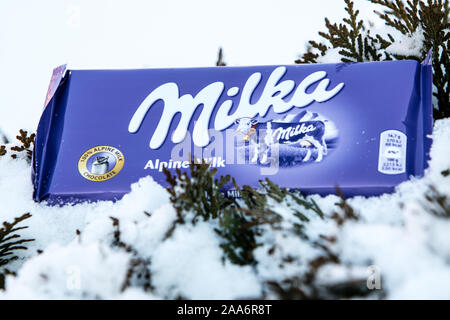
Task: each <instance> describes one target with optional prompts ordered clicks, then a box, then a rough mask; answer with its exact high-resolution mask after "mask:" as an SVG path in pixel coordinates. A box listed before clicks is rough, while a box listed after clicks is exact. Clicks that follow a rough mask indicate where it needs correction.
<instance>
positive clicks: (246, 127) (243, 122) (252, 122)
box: [235, 117, 258, 134]
mask: <svg viewBox="0 0 450 320" xmlns="http://www.w3.org/2000/svg"><path fill="white" fill-rule="evenodd" d="M235 123H236V124H237V125H238V127H237V128H236V131H238V132H241V133H243V134H249V133H250V131H252V130H251V129H252V128H253V129H254V130H256V125H257V124H258V120H256V119H255V118H249V117H243V118H239V119H236V121H235Z"/></svg>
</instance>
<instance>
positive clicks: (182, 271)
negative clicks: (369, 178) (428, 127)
mask: <svg viewBox="0 0 450 320" xmlns="http://www.w3.org/2000/svg"><path fill="white" fill-rule="evenodd" d="M449 152H450V119H444V120H438V121H436V124H435V127H434V133H433V146H432V150H431V157H432V159H431V161H430V168H429V169H428V170H427V172H426V175H425V176H424V177H423V178H420V179H418V178H414V179H411V180H410V181H407V182H404V183H403V184H401V185H399V186H398V188H397V190H396V192H395V193H393V194H385V195H382V196H380V197H371V198H364V197H354V198H351V199H349V200H348V201H349V203H350V205H352V206H353V207H354V208H355V210H356V212H357V214H358V215H359V217H360V218H359V220H357V221H348V222H346V223H345V224H344V225H343V226H342V227H341V228H339V227H338V226H337V225H336V224H335V223H334V221H333V220H332V219H330V216H331V214H332V213H333V212H335V211H337V210H338V209H337V207H336V205H335V203H336V202H338V200H339V199H338V198H337V197H336V196H333V195H330V196H328V197H323V198H322V197H319V196H317V195H316V196H313V198H314V200H315V201H316V202H317V203H318V205H319V206H320V207H321V208H322V210H323V211H324V213H325V218H324V219H321V218H319V217H318V216H317V214H315V213H314V212H311V211H306V212H305V214H306V215H307V216H308V218H309V219H310V222H309V223H307V224H306V225H305V231H306V234H307V236H308V238H309V239H308V240H304V239H302V238H300V237H299V236H298V235H296V234H295V232H294V230H293V228H292V225H293V223H295V222H298V218H297V217H295V216H294V215H293V213H292V210H290V207H292V206H296V205H295V204H293V202H291V201H285V202H283V203H281V204H278V203H275V202H270V203H269V206H270V207H271V208H272V209H273V210H275V211H276V212H277V213H278V214H279V215H280V216H281V217H282V222H281V228H279V229H277V230H274V229H272V228H270V227H268V226H266V227H264V232H263V234H262V236H261V237H260V238H259V239H258V242H259V243H261V246H260V247H258V248H257V249H256V250H255V251H254V256H255V259H256V261H257V262H258V263H257V264H256V266H238V265H234V264H232V263H230V262H228V261H227V260H224V259H223V252H222V250H221V248H220V243H221V239H220V238H219V237H218V235H217V234H216V233H215V232H214V228H215V227H216V222H214V221H208V222H203V221H199V222H198V223H196V224H195V225H192V224H191V223H185V224H182V225H178V226H177V227H176V229H175V231H174V233H173V234H172V235H171V236H170V237H168V238H166V233H167V231H168V230H169V228H170V227H171V226H172V223H173V222H174V220H175V219H176V212H175V209H174V208H173V207H172V205H171V204H170V202H169V196H168V193H167V192H166V191H165V189H164V188H162V187H161V186H160V185H158V184H157V183H156V182H155V181H154V180H153V179H152V178H151V177H146V178H143V179H141V180H140V181H139V182H137V183H135V184H134V185H133V186H132V192H131V193H130V194H128V195H126V196H125V197H124V198H123V199H122V200H120V201H118V202H116V203H112V202H108V201H104V202H98V203H91V204H78V205H67V206H64V207H48V206H46V205H45V204H43V203H40V204H39V203H35V202H34V201H32V199H31V194H32V186H31V181H30V176H29V174H30V168H29V165H28V163H27V162H26V160H24V159H17V160H13V159H10V158H9V157H0V172H1V176H2V179H0V203H2V212H1V219H2V220H6V221H12V220H13V218H14V217H15V216H18V215H20V214H22V213H25V212H30V213H31V214H32V217H31V218H30V219H29V220H26V221H25V222H24V225H28V226H29V228H28V229H24V230H22V231H21V232H20V233H21V235H22V236H23V237H24V238H34V239H35V241H34V242H31V243H29V245H28V246H29V249H28V250H27V251H22V252H18V253H19V254H20V257H21V259H20V260H18V261H15V262H14V263H12V264H10V265H8V268H9V269H10V270H11V271H15V272H17V277H13V276H8V277H7V282H6V287H7V290H6V291H4V292H2V293H0V298H1V299H16V298H26V299H28V298H29V299H42V298H44V299H47V298H48V299H80V298H89V299H92V298H101V299H161V298H172V299H173V298H177V297H184V298H194V299H235V298H248V297H260V296H261V295H262V293H263V290H264V282H266V281H282V280H283V279H286V278H289V277H293V276H302V275H304V274H305V273H306V272H307V271H308V263H309V261H311V260H313V259H314V258H316V257H318V256H320V255H321V254H323V252H322V251H321V250H320V248H317V247H315V246H313V245H312V243H313V242H315V241H319V240H320V239H319V236H320V235H326V236H328V237H331V236H334V237H336V239H337V241H336V242H335V243H333V244H331V245H330V248H332V250H333V252H336V253H338V255H339V258H340V259H341V262H342V263H341V264H339V265H335V264H329V265H326V266H325V267H323V268H322V269H320V272H319V273H318V277H317V281H318V283H323V284H326V283H339V282H341V281H345V280H352V279H363V280H364V279H366V277H368V276H369V273H368V271H367V270H368V269H367V268H368V267H370V266H375V267H376V268H377V270H380V274H381V286H382V289H383V290H384V292H385V293H386V298H388V299H403V298H414V299H416V298H417V299H420V298H425V299H426V298H442V299H448V298H450V291H448V290H447V288H448V286H449V285H450V265H449V264H450V254H449V252H450V234H449V233H448V230H449V228H450V220H449V219H445V218H442V217H436V216H434V215H432V214H430V212H429V211H427V209H426V206H425V203H426V201H425V199H424V198H423V194H424V192H425V191H426V190H427V188H428V185H430V184H433V185H434V186H435V187H436V188H437V189H438V190H439V191H440V192H441V193H443V194H445V195H447V196H450V179H449V177H444V176H443V175H442V174H441V172H442V171H443V170H446V169H448V168H450V158H449V157H448V156H447V155H448V153H449ZM144 211H145V212H147V213H148V214H149V215H147V214H145V213H144ZM303 211H305V210H303ZM110 217H114V218H117V219H119V228H120V232H121V241H123V242H124V243H126V244H127V245H129V246H131V247H132V248H133V250H135V252H136V254H137V255H138V256H139V257H143V258H145V259H148V260H149V261H150V265H149V269H150V271H151V284H152V286H153V287H154V288H155V289H154V290H153V291H144V290H143V289H142V288H141V287H139V286H138V285H135V286H133V285H132V286H131V287H129V288H127V289H126V290H125V291H122V285H123V283H124V279H125V276H126V272H127V269H128V265H129V262H130V259H132V258H133V253H131V252H126V251H125V250H123V249H120V248H118V247H115V246H113V245H112V243H113V240H114V235H113V234H114V227H113V225H112V220H111V218H110ZM76 230H79V231H80V232H81V234H80V235H77V234H76ZM272 247H275V250H274V252H273V253H272V254H269V253H268V252H269V249H270V248H272ZM37 249H41V250H43V253H42V254H37ZM286 257H291V258H292V262H290V263H284V264H283V266H281V263H280V262H281V261H282V259H284V258H286ZM77 277H78V278H77ZM77 279H78V280H77Z"/></svg>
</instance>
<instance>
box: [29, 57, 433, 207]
mask: <svg viewBox="0 0 450 320" xmlns="http://www.w3.org/2000/svg"><path fill="white" fill-rule="evenodd" d="M431 90H432V69H431V66H430V65H429V63H428V61H425V62H424V63H422V64H419V63H417V62H416V61H409V60H407V61H387V62H370V63H339V64H322V65H321V64H317V65H290V66H256V67H212V68H192V69H188V68H186V69H145V70H65V72H64V70H63V69H62V68H57V69H55V74H54V76H53V77H52V83H51V87H50V88H49V91H48V92H49V94H48V96H47V103H46V106H45V109H44V112H43V115H42V118H41V120H40V123H39V127H38V130H37V136H36V147H35V150H34V160H33V183H34V189H35V192H34V199H35V200H36V201H43V200H46V201H48V202H49V203H66V202H78V201H86V200H92V201H95V200H116V199H120V198H121V197H122V196H123V195H124V194H126V193H127V192H129V191H130V185H131V184H132V183H134V182H136V181H138V180H139V179H140V178H142V177H145V176H148V175H151V176H152V177H153V178H154V179H155V180H156V181H157V182H158V183H160V184H161V185H163V186H167V182H166V179H165V175H164V173H163V168H167V169H168V170H172V171H174V170H176V169H180V170H186V171H187V168H188V166H189V161H190V159H191V157H195V158H197V159H204V160H205V161H207V162H210V164H211V167H215V168H218V174H219V175H226V174H230V175H231V176H233V177H235V179H236V181H237V183H238V184H239V185H244V184H246V185H250V186H253V187H257V186H258V180H260V179H263V178H265V177H268V178H269V179H271V180H272V181H273V182H274V183H276V184H278V185H280V186H282V187H287V188H291V189H297V190H299V191H301V192H303V193H306V194H311V193H319V194H322V195H325V194H328V193H334V190H335V186H336V185H338V186H339V187H340V188H341V189H342V191H343V193H344V194H345V195H347V196H351V195H365V196H371V195H378V194H381V193H384V192H391V191H392V190H393V189H394V188H395V186H396V185H398V184H399V183H401V182H403V181H405V180H408V178H409V177H410V176H420V175H422V174H423V172H424V169H425V168H426V166H427V160H428V153H429V148H430V144H431V141H430V138H429V135H430V134H431V130H432V104H431V94H432V93H431ZM222 191H223V192H225V193H226V194H227V195H228V196H238V194H237V193H236V191H235V190H234V187H233V185H232V184H231V183H230V184H228V185H226V186H225V187H224V188H223V190H222ZM149 196H150V195H149Z"/></svg>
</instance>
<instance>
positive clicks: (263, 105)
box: [128, 67, 344, 149]
mask: <svg viewBox="0 0 450 320" xmlns="http://www.w3.org/2000/svg"><path fill="white" fill-rule="evenodd" d="M285 73H286V67H278V68H276V69H275V70H274V71H273V72H272V74H271V75H270V77H269V79H268V80H267V83H266V85H265V87H264V90H263V92H262V94H261V97H260V98H259V99H258V101H257V102H256V103H254V104H252V103H250V100H251V99H250V98H251V96H252V94H253V92H254V91H255V89H256V87H257V86H258V84H259V83H260V81H261V73H259V72H255V73H253V74H252V75H251V76H250V77H249V78H248V80H247V82H246V83H245V85H244V88H243V89H242V92H241V97H240V100H239V104H238V107H237V108H236V111H235V112H234V113H233V114H231V115H230V114H229V112H230V110H231V108H232V107H233V101H232V100H230V99H228V100H225V101H224V102H223V103H222V104H221V105H220V106H219V109H218V110H217V114H216V117H215V119H214V129H215V130H219V131H221V130H224V129H226V128H228V127H230V126H231V125H232V124H233V123H234V122H235V121H236V120H237V119H239V118H243V117H248V118H253V117H256V116H261V117H264V116H265V115H266V114H267V112H268V111H269V108H270V106H272V108H273V111H274V112H276V113H278V114H281V113H284V112H287V111H289V110H291V109H292V108H294V107H297V108H303V107H306V106H307V105H309V104H310V103H312V102H314V101H317V102H324V101H327V100H329V99H331V98H332V97H334V96H335V95H336V94H338V93H339V91H341V89H342V88H343V87H344V83H339V84H338V85H336V86H335V87H334V88H333V89H331V90H327V87H328V85H329V83H330V80H329V79H326V78H325V77H326V75H327V73H326V72H325V71H317V72H314V73H312V74H310V75H309V76H307V77H306V78H305V79H303V81H301V82H300V83H299V85H298V86H297V88H296V89H295V85H296V84H295V82H294V81H293V80H284V81H281V82H280V79H281V78H282V77H283V75H284V74H285ZM317 82H318V84H317V86H316V87H315V89H314V90H313V91H312V92H310V93H307V92H306V90H307V89H308V87H310V86H311V85H312V84H314V83H317ZM224 88H225V85H224V83H223V82H214V83H211V84H209V85H208V86H206V87H205V88H203V89H202V90H200V92H199V93H197V95H196V96H195V97H193V96H192V95H190V94H185V95H183V96H181V97H180V95H179V90H178V86H177V84H176V83H173V82H169V83H165V84H163V85H161V86H159V87H158V88H156V89H155V90H153V91H152V92H151V93H150V94H149V95H148V96H147V97H146V98H145V99H144V101H143V102H142V103H141V104H140V106H139V107H138V108H137V110H136V112H135V113H134V115H133V117H132V118H131V121H130V124H129V126H128V131H129V132H130V133H136V132H137V131H138V130H139V128H140V126H141V125H142V122H143V121H144V118H145V115H146V114H147V112H148V111H149V109H150V108H151V106H152V105H153V104H154V103H155V102H156V101H158V100H162V101H163V102H164V111H163V114H162V116H161V119H160V121H159V123H158V126H157V127H156V130H155V132H154V133H153V136H152V137H151V139H150V148H152V149H157V148H159V147H160V146H161V145H162V144H163V143H164V141H165V140H166V138H167V135H168V131H169V127H170V124H171V123H172V120H173V118H174V117H175V115H176V114H177V113H180V114H181V118H180V121H179V123H178V126H177V127H176V129H175V131H174V132H173V134H172V137H171V139H172V142H173V143H180V142H182V141H183V139H184V137H185V135H186V132H187V129H188V126H189V124H190V122H191V119H192V116H193V115H194V112H195V110H196V109H197V108H198V107H199V106H200V105H202V106H203V109H202V112H201V114H200V116H199V118H198V120H197V121H196V123H195V125H194V130H193V134H192V137H193V142H194V144H195V145H197V146H199V147H204V146H206V145H208V143H209V142H210V137H209V134H208V125H209V123H210V120H211V116H212V114H213V111H214V108H215V106H216V104H217V102H218V100H219V98H220V96H221V95H222V93H223V91H224ZM294 89H295V92H294V93H293V95H292V98H291V99H290V100H289V101H285V100H283V99H284V98H285V97H286V96H287V95H288V94H290V93H291V92H292V91H293V90H294ZM239 90H240V88H238V87H232V88H230V89H228V91H227V93H226V94H227V96H229V97H234V96H236V95H237V94H238V93H239Z"/></svg>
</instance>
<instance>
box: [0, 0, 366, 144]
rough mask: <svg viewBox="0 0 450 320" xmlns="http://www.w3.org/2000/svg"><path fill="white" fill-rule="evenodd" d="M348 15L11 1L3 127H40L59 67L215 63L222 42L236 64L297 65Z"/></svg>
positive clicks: (284, 6)
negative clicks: (328, 27)
mask: <svg viewBox="0 0 450 320" xmlns="http://www.w3.org/2000/svg"><path fill="white" fill-rule="evenodd" d="M357 5H358V7H359V8H361V9H362V11H363V13H364V14H365V15H367V14H368V13H371V11H372V9H371V8H369V5H368V2H367V1H362V0H359V1H358V2H357ZM344 14H345V12H344V2H343V1H340V0H319V1H306V0H278V1H272V0H257V1H246V0H226V1H217V0H189V1H175V0H166V1H153V0H151V1H149V0H147V1H143V0H142V1H140V0H132V1H115V0H110V1H106V0H104V1H92V0H91V1H87V0H86V1H84V0H68V1H61V0H39V1H31V0H28V1H25V0H2V1H1V2H0V129H2V130H3V131H4V132H6V133H7V134H8V135H9V136H10V137H11V136H14V135H15V134H16V132H17V131H18V129H20V128H25V129H28V130H32V131H34V130H35V128H36V125H37V122H38V120H39V116H40V114H41V111H42V106H43V101H44V98H45V94H46V92H47V87H48V82H49V79H50V75H51V72H52V70H53V68H54V67H55V66H58V65H61V64H64V63H68V64H69V68H72V69H76V68H91V69H96V68H148V67H190V66H213V65H214V63H215V61H216V57H217V51H218V47H219V46H222V47H223V48H224V53H225V61H226V62H227V63H228V65H260V64H292V63H293V62H294V61H295V59H296V58H297V57H298V56H299V55H300V54H301V53H302V52H303V51H304V49H305V43H306V42H307V41H308V40H310V39H311V38H316V39H317V38H318V36H317V31H318V30H324V17H329V18H330V20H331V21H339V20H340V18H341V17H342V16H343V15H344ZM371 15H372V16H374V15H373V13H371Z"/></svg>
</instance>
